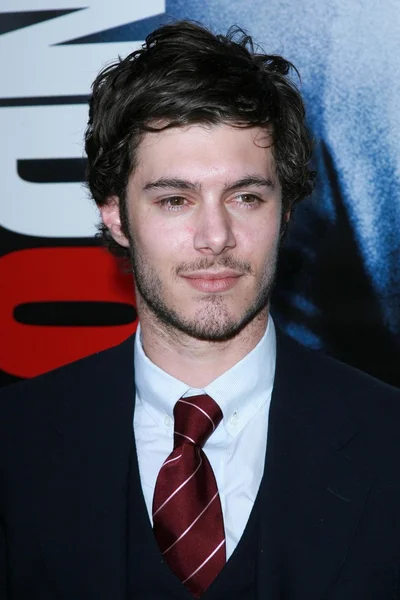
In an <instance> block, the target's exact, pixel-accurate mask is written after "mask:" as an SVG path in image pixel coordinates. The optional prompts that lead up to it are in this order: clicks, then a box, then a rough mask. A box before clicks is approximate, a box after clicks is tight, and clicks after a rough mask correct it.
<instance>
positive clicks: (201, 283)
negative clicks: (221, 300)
mask: <svg viewBox="0 0 400 600" xmlns="http://www.w3.org/2000/svg"><path fill="white" fill-rule="evenodd" d="M240 277H241V274H240V273H237V272H236V271H219V272H218V273H212V272H210V271H204V272H197V273H190V274H188V275H184V276H183V278H184V279H186V280H187V282H188V283H189V285H190V286H191V287H193V288H195V289H196V290H198V291H200V292H208V293H213V292H214V293H215V292H225V291H227V290H230V289H231V288H233V287H234V286H235V285H236V284H237V282H238V280H239V278H240Z"/></svg>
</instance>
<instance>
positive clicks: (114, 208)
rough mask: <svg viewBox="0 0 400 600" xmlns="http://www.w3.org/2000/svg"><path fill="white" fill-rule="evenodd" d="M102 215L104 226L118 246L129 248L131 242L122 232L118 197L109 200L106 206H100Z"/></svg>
mask: <svg viewBox="0 0 400 600" xmlns="http://www.w3.org/2000/svg"><path fill="white" fill-rule="evenodd" d="M100 214H101V218H102V221H103V223H104V225H105V226H106V227H107V229H108V230H109V232H110V233H111V235H112V237H113V239H114V240H115V241H116V242H117V244H119V245H120V246H123V247H124V248H129V240H128V238H127V237H126V236H125V235H124V234H123V233H122V230H121V218H120V212H119V198H118V197H117V196H111V197H110V198H108V200H107V202H106V204H103V206H100Z"/></svg>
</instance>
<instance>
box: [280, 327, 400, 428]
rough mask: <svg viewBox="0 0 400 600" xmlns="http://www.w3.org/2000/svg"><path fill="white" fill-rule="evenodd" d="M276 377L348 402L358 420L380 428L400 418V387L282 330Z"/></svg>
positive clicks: (329, 401)
mask: <svg viewBox="0 0 400 600" xmlns="http://www.w3.org/2000/svg"><path fill="white" fill-rule="evenodd" d="M277 377H278V378H280V379H281V380H282V379H287V378H290V379H291V380H292V383H293V384H294V386H296V387H297V389H298V390H303V393H304V392H305V391H306V390H307V391H308V392H307V393H309V394H312V395H313V396H315V397H318V398H319V400H318V402H321V403H323V404H325V405H327V406H328V405H331V406H335V405H339V404H341V405H343V404H344V405H345V406H346V407H347V409H348V411H349V412H350V413H352V414H353V415H354V417H355V419H356V420H357V421H361V422H363V424H364V425H365V424H370V425H373V426H374V428H375V429H379V426H380V425H382V426H384V427H385V429H387V428H390V427H391V426H393V425H394V426H395V429H396V435H397V429H398V423H399V422H400V421H399V420H398V419H400V390H399V389H397V388H395V387H393V386H391V385H389V384H387V383H384V382H382V381H380V380H378V379H376V378H375V377H372V376H371V375H368V374H367V373H364V372H362V371H360V370H358V369H356V368H354V367H352V366H349V365H347V364H344V363H342V362H340V361H338V360H336V359H334V358H331V357H329V356H327V355H325V354H323V353H322V352H319V351H315V350H310V349H309V348H306V347H304V346H301V345H300V344H298V343H297V342H296V341H294V340H292V339H291V338H289V337H288V336H286V335H284V334H282V333H281V332H279V334H278V336H277Z"/></svg>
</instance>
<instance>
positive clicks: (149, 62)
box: [85, 21, 315, 256]
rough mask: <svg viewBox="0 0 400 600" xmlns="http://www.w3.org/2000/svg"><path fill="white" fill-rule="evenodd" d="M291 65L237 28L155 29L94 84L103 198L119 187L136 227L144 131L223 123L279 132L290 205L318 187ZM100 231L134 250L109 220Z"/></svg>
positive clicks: (276, 139) (92, 113)
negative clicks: (131, 186)
mask: <svg viewBox="0 0 400 600" xmlns="http://www.w3.org/2000/svg"><path fill="white" fill-rule="evenodd" d="M291 71H294V73H295V74H296V75H297V76H298V72H297V69H296V68H295V67H294V66H293V65H292V64H291V63H290V62H288V61H287V60H285V59H284V58H282V57H281V56H277V55H267V54H262V53H258V52H256V51H255V47H254V44H253V41H252V38H251V37H250V36H249V35H247V34H246V33H245V32H244V31H243V30H242V29H240V28H238V27H232V28H230V29H229V31H228V33H227V35H226V36H223V35H214V34H213V33H212V32H211V31H209V30H208V29H206V28H205V27H203V26H201V25H199V24H197V23H194V22H191V21H178V22H175V23H171V24H167V25H164V26H162V27H160V28H159V29H157V30H155V31H154V32H153V33H151V34H150V35H149V36H148V37H147V38H146V41H145V43H144V44H143V45H142V47H141V48H140V49H139V50H136V51H135V52H132V53H131V54H129V56H127V57H126V58H124V59H121V58H119V59H118V60H117V61H116V62H115V63H114V64H111V65H110V66H107V67H106V68H104V69H103V70H102V71H101V72H100V73H99V75H98V76H97V78H96V80H95V81H94V83H93V86H92V92H93V93H92V96H91V99H90V108H89V121H88V126H87V129H86V133H85V142H86V143H85V149H86V153H87V156H88V167H87V181H88V186H89V189H90V192H91V194H92V196H93V198H94V200H95V202H96V203H97V205H98V206H101V205H104V204H105V203H106V202H107V200H108V198H109V197H110V196H117V197H118V198H119V200H120V212H121V225H122V231H123V232H124V233H125V235H127V234H128V219H127V210H126V197H125V191H126V187H127V183H128V178H129V176H130V174H131V173H132V171H133V170H134V169H135V166H136V158H137V150H138V146H139V144H140V141H141V139H142V136H143V135H144V134H145V133H146V132H149V131H159V130H160V129H165V128H168V127H181V126H185V125H191V124H204V125H218V124H222V123H223V124H230V125H234V126H237V127H257V126H259V127H264V128H266V129H268V131H269V132H271V134H272V141H271V145H272V152H273V155H274V159H275V163H276V171H277V176H278V178H279V181H280V184H281V187H282V202H283V212H286V211H287V210H289V209H291V208H292V206H293V205H294V204H295V203H297V202H299V201H300V200H302V199H303V198H305V197H306V196H308V195H309V194H310V193H311V191H312V189H313V181H314V176H315V173H314V172H313V171H310V170H309V162H310V158H311V141H310V136H309V132H308V130H307V127H306V124H305V111H304V105H303V101H302V99H301V96H300V93H299V91H298V89H297V87H296V85H295V84H294V83H293V82H292V81H291V79H290V78H289V73H290V72H291ZM100 236H101V237H102V238H103V241H104V242H105V243H106V245H107V246H108V247H109V249H110V250H111V251H113V252H114V253H115V254H118V255H120V256H127V255H128V254H129V250H127V249H125V248H122V247H121V246H119V245H118V244H117V243H116V242H114V240H113V239H112V237H111V235H110V233H109V231H108V230H107V228H106V227H104V226H102V225H101V226H100Z"/></svg>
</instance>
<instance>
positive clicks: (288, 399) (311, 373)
mask: <svg viewBox="0 0 400 600" xmlns="http://www.w3.org/2000/svg"><path fill="white" fill-rule="evenodd" d="M318 361H319V358H318V357H315V356H314V354H313V353H311V352H310V351H305V350H304V349H300V348H299V347H298V346H297V345H296V344H295V343H293V342H290V341H289V340H286V339H284V338H283V336H282V335H279V336H278V353H277V369H276V376H275V382H274V391H273V396H272V401H271V409H270V417H269V429H268V444H267V454H266V468H265V475H264V479H263V484H262V488H261V501H262V505H263V509H262V510H263V515H264V517H263V519H262V523H261V536H260V544H261V547H260V553H259V556H260V560H261V561H264V563H263V564H264V565H265V564H266V565H267V569H265V568H264V569H263V568H262V564H260V568H259V569H258V572H259V582H258V583H259V586H258V588H259V598H260V599H261V598H263V597H264V595H263V590H264V591H265V590H268V591H269V594H271V596H270V595H268V597H269V598H273V599H274V600H275V599H278V598H279V599H285V598H290V600H302V599H304V598H307V599H308V600H317V599H322V598H324V597H325V595H326V593H327V592H328V590H329V589H330V587H331V586H332V585H333V584H334V582H335V580H336V579H337V577H338V576H339V573H340V570H341V568H342V566H343V564H344V563H345V560H346V557H347V554H348V552H349V549H350V546H351V542H352V538H353V536H354V534H355V532H356V529H357V525H358V523H359V520H360V517H361V513H362V510H363V507H364V504H365V501H366V498H367V495H368V491H369V489H370V487H371V484H372V480H373V470H372V468H371V465H370V463H371V462H372V461H369V460H368V455H369V451H368V448H366V446H365V444H364V438H363V435H362V433H361V432H359V430H358V426H357V423H356V422H355V421H354V420H353V418H352V416H351V415H350V414H349V412H348V410H347V407H346V405H345V403H344V402H342V398H340V397H339V394H338V393H337V391H336V392H335V391H334V390H332V389H330V388H329V386H332V385H335V381H334V378H333V377H332V376H334V373H335V368H337V367H335V366H333V367H332V368H331V369H328V372H324V367H323V365H325V364H326V363H325V362H323V361H322V362H321V365H319V364H318ZM332 365H334V363H332ZM319 367H320V369H319ZM325 369H326V367H325ZM263 557H266V559H265V558H263ZM265 560H266V562H265Z"/></svg>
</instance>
